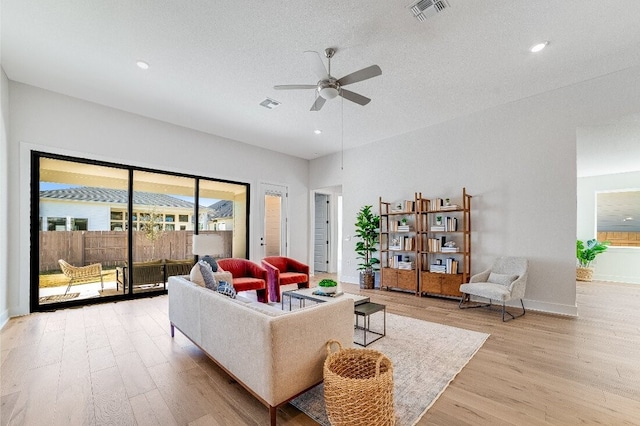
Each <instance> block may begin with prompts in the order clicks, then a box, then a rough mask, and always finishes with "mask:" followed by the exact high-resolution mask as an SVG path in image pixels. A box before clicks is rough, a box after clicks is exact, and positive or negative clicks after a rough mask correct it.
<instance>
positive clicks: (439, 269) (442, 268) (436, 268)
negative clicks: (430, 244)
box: [429, 263, 447, 274]
mask: <svg viewBox="0 0 640 426" xmlns="http://www.w3.org/2000/svg"><path fill="white" fill-rule="evenodd" d="M429 272H435V273H437V274H444V273H446V272H447V266H446V265H438V264H435V263H434V264H431V265H429Z"/></svg>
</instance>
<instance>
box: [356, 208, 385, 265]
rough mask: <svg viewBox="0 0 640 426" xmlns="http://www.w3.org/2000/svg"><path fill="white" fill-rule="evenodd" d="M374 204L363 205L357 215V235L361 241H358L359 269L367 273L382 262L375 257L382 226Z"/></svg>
mask: <svg viewBox="0 0 640 426" xmlns="http://www.w3.org/2000/svg"><path fill="white" fill-rule="evenodd" d="M371 208H372V206H363V207H362V208H361V209H360V211H359V212H358V216H357V217H356V219H357V222H356V224H355V225H356V237H357V238H359V239H360V241H358V242H356V254H357V255H358V256H357V257H356V259H360V260H361V263H358V270H360V271H364V272H365V273H369V274H370V273H372V272H373V269H374V268H377V266H378V265H379V264H380V260H379V259H377V258H375V257H373V254H374V253H375V252H377V251H378V249H377V248H376V244H377V243H378V227H379V226H380V216H377V215H375V214H373V212H372V211H371Z"/></svg>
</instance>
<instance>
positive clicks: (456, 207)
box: [440, 204, 460, 212]
mask: <svg viewBox="0 0 640 426" xmlns="http://www.w3.org/2000/svg"><path fill="white" fill-rule="evenodd" d="M448 210H460V206H459V205H457V204H449V205H448V206H440V211H445V212H446V211H448Z"/></svg>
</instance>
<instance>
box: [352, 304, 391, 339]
mask: <svg viewBox="0 0 640 426" xmlns="http://www.w3.org/2000/svg"><path fill="white" fill-rule="evenodd" d="M376 312H382V332H378V331H373V330H371V315H373V314H375V313H376ZM354 313H355V315H356V325H355V328H356V329H357V330H358V329H359V330H362V333H363V342H362V343H360V342H356V341H354V342H353V343H355V344H356V345H360V346H364V347H367V346H369V345H370V344H371V343H373V342H375V341H376V340H379V339H381V338H383V337H384V336H386V335H387V307H386V306H385V305H382V304H380V303H373V302H369V303H362V304H360V305H356V306H355V308H354ZM359 317H362V318H363V320H362V322H363V324H362V326H361V325H360V321H359ZM367 334H374V335H376V336H377V337H375V338H374V339H373V340H369V341H367Z"/></svg>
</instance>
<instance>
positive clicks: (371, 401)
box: [324, 340, 396, 426]
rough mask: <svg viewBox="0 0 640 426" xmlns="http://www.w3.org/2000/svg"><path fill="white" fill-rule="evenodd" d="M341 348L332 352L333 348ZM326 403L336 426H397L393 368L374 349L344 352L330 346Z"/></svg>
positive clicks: (330, 417)
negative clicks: (394, 406) (394, 407)
mask: <svg viewBox="0 0 640 426" xmlns="http://www.w3.org/2000/svg"><path fill="white" fill-rule="evenodd" d="M333 343H336V344H337V345H338V348H339V349H338V351H337V352H331V345H332V344H333ZM324 400H325V404H326V409H327V416H328V417H329V421H330V422H331V424H332V425H334V426H340V425H344V426H360V425H361V426H382V425H384V426H387V425H395V422H396V419H395V412H394V409H393V365H392V363H391V360H390V359H389V358H387V357H386V356H385V355H384V354H383V353H381V352H378V351H376V350H373V349H351V348H350V349H342V345H341V344H340V342H337V341H335V340H330V341H329V342H327V359H326V360H325V361H324Z"/></svg>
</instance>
